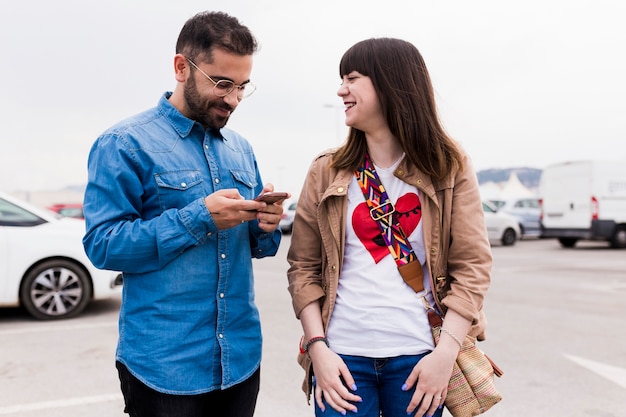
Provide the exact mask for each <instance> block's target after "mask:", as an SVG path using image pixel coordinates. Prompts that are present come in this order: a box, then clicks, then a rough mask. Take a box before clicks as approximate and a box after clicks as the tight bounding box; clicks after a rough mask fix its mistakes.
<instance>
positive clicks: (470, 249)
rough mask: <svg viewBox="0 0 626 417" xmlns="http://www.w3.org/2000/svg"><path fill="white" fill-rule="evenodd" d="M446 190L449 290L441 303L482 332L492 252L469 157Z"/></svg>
mask: <svg viewBox="0 0 626 417" xmlns="http://www.w3.org/2000/svg"><path fill="white" fill-rule="evenodd" d="M444 192H446V193H451V195H450V196H449V197H451V198H450V199H449V201H450V202H451V204H445V205H444V207H443V213H442V216H443V227H449V233H450V234H449V236H450V241H449V245H448V248H447V249H448V254H447V279H448V285H449V290H448V292H447V294H446V296H445V297H444V298H443V299H442V303H443V305H444V306H445V307H447V308H450V309H452V310H454V311H456V312H457V313H459V314H461V315H462V316H463V317H465V318H466V319H468V320H470V321H471V323H472V325H473V326H474V328H473V329H472V330H471V331H470V333H473V334H474V335H478V334H482V332H483V331H484V324H485V323H484V316H483V302H484V298H485V295H486V293H487V290H488V288H489V285H490V282H491V267H492V255H491V246H490V244H489V240H488V237H487V229H486V226H485V219H484V212H483V209H482V200H481V197H480V191H479V187H478V180H477V178H476V174H475V172H474V170H473V168H472V166H471V163H470V161H469V159H468V158H466V159H465V161H464V169H463V170H459V171H458V172H457V175H456V176H455V178H454V182H453V183H452V187H451V188H450V189H448V190H445V191H444ZM478 325H480V326H478Z"/></svg>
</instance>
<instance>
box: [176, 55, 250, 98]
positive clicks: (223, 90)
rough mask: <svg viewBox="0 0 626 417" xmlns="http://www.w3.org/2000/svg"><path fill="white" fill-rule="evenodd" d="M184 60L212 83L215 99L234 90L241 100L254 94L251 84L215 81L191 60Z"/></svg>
mask: <svg viewBox="0 0 626 417" xmlns="http://www.w3.org/2000/svg"><path fill="white" fill-rule="evenodd" d="M185 59H186V60H187V61H189V63H190V64H191V65H193V67H194V68H195V69H197V70H198V71H200V73H201V74H202V75H204V76H205V77H207V78H208V79H209V81H211V82H212V83H213V94H215V95H216V96H217V97H226V96H227V95H229V94H230V93H231V92H232V91H233V90H234V89H235V88H236V89H237V97H239V98H240V99H241V98H246V97H249V96H250V95H251V94H252V93H254V90H256V86H255V85H254V84H252V83H251V82H247V83H245V84H241V85H237V84H235V83H234V82H232V81H230V80H218V81H215V80H214V79H213V78H211V77H209V76H208V74H207V73H206V72H204V71H202V70H201V69H200V68H199V67H198V66H197V65H196V64H195V63H194V62H193V61H192V60H191V59H189V58H187V57H185Z"/></svg>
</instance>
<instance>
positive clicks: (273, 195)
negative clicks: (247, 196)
mask: <svg viewBox="0 0 626 417" xmlns="http://www.w3.org/2000/svg"><path fill="white" fill-rule="evenodd" d="M288 196H289V193H284V192H279V191H272V192H270V193H263V194H261V195H259V196H258V197H256V198H255V201H263V202H265V203H267V204H274V203H277V202H279V201H283V200H284V199H286V198H287V197H288Z"/></svg>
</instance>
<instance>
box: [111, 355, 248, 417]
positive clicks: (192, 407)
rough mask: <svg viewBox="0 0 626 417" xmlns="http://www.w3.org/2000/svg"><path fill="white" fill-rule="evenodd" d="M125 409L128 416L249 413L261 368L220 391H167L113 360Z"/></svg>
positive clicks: (234, 416) (231, 416)
mask: <svg viewBox="0 0 626 417" xmlns="http://www.w3.org/2000/svg"><path fill="white" fill-rule="evenodd" d="M115 365H116V367H117V370H118V373H119V377H120V383H121V387H122V393H123V394H124V402H125V406H126V407H125V409H124V412H125V413H128V414H129V415H130V417H212V416H220V417H252V416H253V415H254V409H255V407H256V400H257V395H258V393H259V382H260V370H259V369H257V371H256V372H255V373H254V374H252V376H251V377H250V378H248V379H247V380H245V381H243V382H242V383H241V384H237V385H235V386H233V387H231V388H228V389H225V390H223V391H221V390H218V391H211V392H207V393H206V394H198V395H170V394H163V393H161V392H158V391H155V390H153V389H151V388H149V387H147V386H146V385H144V384H143V383H142V382H141V381H139V380H138V379H137V378H135V377H134V376H133V375H132V374H131V373H130V372H129V371H128V369H127V368H126V367H125V366H124V365H122V364H121V363H120V362H116V364H115Z"/></svg>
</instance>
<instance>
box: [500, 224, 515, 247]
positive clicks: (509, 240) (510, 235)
mask: <svg viewBox="0 0 626 417" xmlns="http://www.w3.org/2000/svg"><path fill="white" fill-rule="evenodd" d="M516 240H517V233H515V230H513V229H511V228H508V229H506V230H505V231H504V233H502V245H504V246H511V245H514V244H515V241H516Z"/></svg>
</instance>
